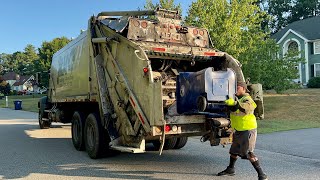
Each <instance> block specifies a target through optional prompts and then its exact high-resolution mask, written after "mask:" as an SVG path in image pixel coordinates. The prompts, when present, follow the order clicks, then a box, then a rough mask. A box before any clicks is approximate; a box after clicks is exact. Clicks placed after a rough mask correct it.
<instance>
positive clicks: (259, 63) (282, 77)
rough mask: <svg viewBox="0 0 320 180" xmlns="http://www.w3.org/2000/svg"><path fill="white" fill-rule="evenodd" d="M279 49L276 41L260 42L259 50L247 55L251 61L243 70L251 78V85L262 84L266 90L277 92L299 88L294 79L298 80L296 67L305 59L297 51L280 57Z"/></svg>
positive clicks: (256, 49)
mask: <svg viewBox="0 0 320 180" xmlns="http://www.w3.org/2000/svg"><path fill="white" fill-rule="evenodd" d="M279 49H280V48H279V46H278V45H277V43H276V42H275V40H273V39H267V40H265V41H260V45H258V46H257V48H255V49H253V50H252V51H251V53H248V54H246V56H248V57H247V58H250V59H251V61H250V63H248V64H246V65H245V66H243V68H242V69H243V72H244V74H245V75H246V77H250V82H251V83H261V84H263V88H264V89H274V90H276V91H277V92H282V91H284V90H287V89H291V88H296V87H298V84H295V83H293V81H292V79H296V78H298V70H297V69H296V68H295V67H296V66H298V64H299V63H300V62H303V59H302V58H300V57H299V56H298V54H297V53H299V52H296V51H289V52H288V53H287V54H286V55H285V56H284V57H281V56H278V52H279Z"/></svg>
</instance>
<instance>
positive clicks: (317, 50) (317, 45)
mask: <svg viewBox="0 0 320 180" xmlns="http://www.w3.org/2000/svg"><path fill="white" fill-rule="evenodd" d="M313 52H314V54H320V41H316V42H314V43H313Z"/></svg>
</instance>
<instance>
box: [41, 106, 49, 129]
mask: <svg viewBox="0 0 320 180" xmlns="http://www.w3.org/2000/svg"><path fill="white" fill-rule="evenodd" d="M38 118H39V127H40V129H49V128H50V126H51V122H50V121H49V120H48V121H44V120H43V119H42V118H43V112H41V111H40V110H39V116H38Z"/></svg>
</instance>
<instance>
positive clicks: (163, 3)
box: [144, 0, 182, 13]
mask: <svg viewBox="0 0 320 180" xmlns="http://www.w3.org/2000/svg"><path fill="white" fill-rule="evenodd" d="M157 7H160V8H162V9H168V10H174V11H179V12H180V13H182V8H181V4H180V3H179V4H176V3H175V2H174V0H159V3H153V2H152V0H146V4H145V5H144V8H145V9H147V10H154V9H156V8H157Z"/></svg>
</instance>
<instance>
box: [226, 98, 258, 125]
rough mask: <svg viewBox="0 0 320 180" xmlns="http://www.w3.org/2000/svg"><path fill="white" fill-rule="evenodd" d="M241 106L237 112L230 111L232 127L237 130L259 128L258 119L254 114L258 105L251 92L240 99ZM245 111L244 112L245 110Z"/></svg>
mask: <svg viewBox="0 0 320 180" xmlns="http://www.w3.org/2000/svg"><path fill="white" fill-rule="evenodd" d="M238 102H239V108H242V109H243V110H242V111H240V109H237V110H236V111H235V112H231V113H230V119H231V127H232V128H233V129H235V130H237V131H247V130H252V129H256V128H257V120H256V117H255V115H254V114H253V112H254V109H255V108H256V107H257V105H256V103H255V102H254V101H253V100H252V98H251V97H250V95H249V94H245V95H244V96H243V97H242V98H241V99H239V101H238ZM243 111H244V112H243Z"/></svg>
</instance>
